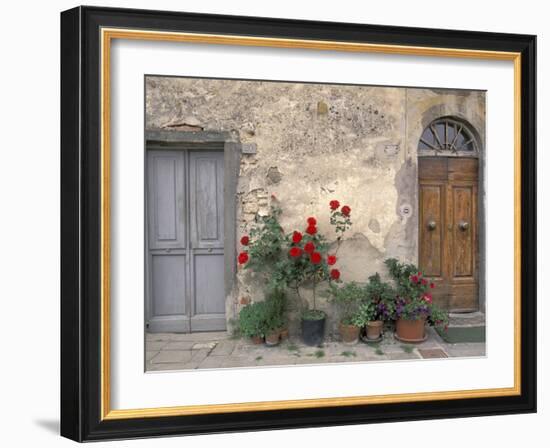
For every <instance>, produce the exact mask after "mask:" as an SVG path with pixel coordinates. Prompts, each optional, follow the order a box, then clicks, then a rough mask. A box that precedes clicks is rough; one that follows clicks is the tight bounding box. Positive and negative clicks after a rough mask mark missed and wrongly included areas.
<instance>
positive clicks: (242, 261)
mask: <svg viewBox="0 0 550 448" xmlns="http://www.w3.org/2000/svg"><path fill="white" fill-rule="evenodd" d="M238 260H239V264H245V263H246V262H247V261H248V254H247V253H246V252H241V253H240V254H239V259H238Z"/></svg>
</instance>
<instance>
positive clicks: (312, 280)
mask: <svg viewBox="0 0 550 448" xmlns="http://www.w3.org/2000/svg"><path fill="white" fill-rule="evenodd" d="M329 206H330V210H331V214H330V223H331V225H333V226H334V227H335V232H336V243H337V245H336V250H335V252H334V253H329V249H330V246H331V245H330V244H329V242H328V241H327V239H326V238H325V237H324V236H323V235H321V234H320V233H319V232H318V229H317V220H316V219H315V218H314V217H309V218H307V220H306V222H307V225H306V228H305V231H303V232H300V231H297V230H295V231H293V232H291V233H288V234H286V235H285V234H284V232H283V229H282V227H281V226H280V224H279V221H278V218H279V216H280V214H281V209H280V208H279V207H272V209H271V214H270V215H268V216H266V217H262V218H260V219H261V220H262V222H261V223H260V224H261V225H260V226H258V227H255V228H254V229H252V230H251V232H250V237H249V236H247V235H246V236H244V237H243V238H242V239H241V244H242V245H243V246H247V248H246V249H244V250H242V251H241V253H240V254H239V258H238V261H239V264H240V265H245V267H246V268H251V269H254V270H256V271H257V272H260V273H263V274H265V278H266V281H267V282H268V285H269V287H270V288H275V289H286V288H290V289H293V290H294V291H295V292H296V294H297V296H298V298H299V299H300V302H301V305H302V306H303V310H302V314H301V324H302V338H303V340H304V342H305V343H306V344H308V345H319V344H321V343H322V341H323V339H324V331H325V320H326V314H325V312H324V311H322V310H320V309H318V308H317V295H316V290H317V287H318V285H319V284H320V283H322V282H325V281H328V282H329V283H330V282H338V281H340V271H339V270H338V269H336V268H335V267H334V265H335V263H336V261H337V258H336V253H337V252H338V248H339V247H340V243H341V242H342V238H343V235H344V233H345V231H346V230H347V229H348V228H349V227H350V226H351V219H350V213H351V208H350V207H349V206H347V205H344V206H343V207H340V203H339V202H338V201H336V200H333V201H330V204H329ZM305 287H311V290H312V296H313V297H312V306H311V307H310V306H309V305H306V306H304V305H303V304H304V303H307V302H306V301H305V300H303V298H302V295H301V294H302V293H303V289H304V288H305Z"/></svg>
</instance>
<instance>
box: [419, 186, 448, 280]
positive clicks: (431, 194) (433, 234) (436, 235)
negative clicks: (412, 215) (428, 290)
mask: <svg viewBox="0 0 550 448" xmlns="http://www.w3.org/2000/svg"><path fill="white" fill-rule="evenodd" d="M443 188H444V185H442V184H439V185H430V184H428V185H422V184H421V185H420V219H419V225H420V226H421V227H422V229H423V230H422V232H421V241H420V257H419V258H420V261H419V263H420V265H421V266H422V268H423V269H424V271H425V274H426V275H429V276H431V277H442V275H443V271H442V231H443V223H444V219H443V215H442V211H443V204H442V202H443V200H444V189H443ZM430 224H432V225H435V228H433V229H431V228H430Z"/></svg>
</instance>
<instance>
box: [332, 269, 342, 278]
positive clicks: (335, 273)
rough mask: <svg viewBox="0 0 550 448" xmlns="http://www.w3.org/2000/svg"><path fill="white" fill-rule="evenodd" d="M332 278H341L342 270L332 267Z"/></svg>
mask: <svg viewBox="0 0 550 448" xmlns="http://www.w3.org/2000/svg"><path fill="white" fill-rule="evenodd" d="M330 278H332V279H333V280H338V279H339V278H340V271H339V270H338V269H331V270H330Z"/></svg>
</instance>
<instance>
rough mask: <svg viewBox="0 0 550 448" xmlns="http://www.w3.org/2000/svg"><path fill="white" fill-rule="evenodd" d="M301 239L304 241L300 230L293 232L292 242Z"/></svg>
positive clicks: (296, 242)
mask: <svg viewBox="0 0 550 448" xmlns="http://www.w3.org/2000/svg"><path fill="white" fill-rule="evenodd" d="M300 241H302V234H301V233H300V232H296V231H294V233H293V234H292V242H293V243H295V244H298V243H299V242H300Z"/></svg>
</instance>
